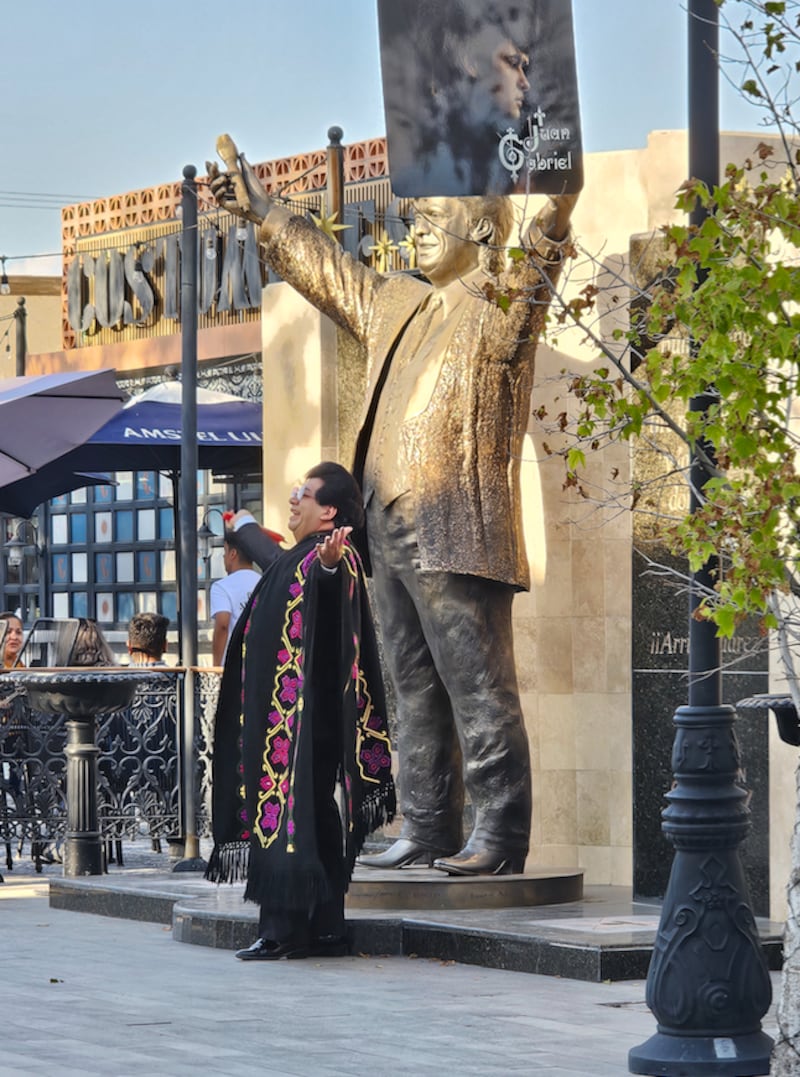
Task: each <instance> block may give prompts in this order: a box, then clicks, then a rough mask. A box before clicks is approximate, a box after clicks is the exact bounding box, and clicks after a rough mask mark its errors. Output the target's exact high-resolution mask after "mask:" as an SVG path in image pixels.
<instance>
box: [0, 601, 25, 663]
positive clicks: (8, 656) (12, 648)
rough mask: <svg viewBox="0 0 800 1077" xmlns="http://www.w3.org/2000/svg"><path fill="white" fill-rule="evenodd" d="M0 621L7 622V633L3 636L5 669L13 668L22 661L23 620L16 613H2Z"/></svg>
mask: <svg viewBox="0 0 800 1077" xmlns="http://www.w3.org/2000/svg"><path fill="white" fill-rule="evenodd" d="M0 621H5V623H6V634H5V637H4V638H3V669H13V667H14V666H17V667H19V666H20V665H21V664H22V663H21V662H19V661H18V659H19V652H20V651H21V650H22V637H23V628H22V621H21V619H20V618H19V617H18V616H17V614H16V613H10V612H9V613H0Z"/></svg>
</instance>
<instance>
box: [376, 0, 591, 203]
mask: <svg viewBox="0 0 800 1077" xmlns="http://www.w3.org/2000/svg"><path fill="white" fill-rule="evenodd" d="M378 16H379V25H380V40H381V68H382V73H383V96H384V107H385V111H386V130H387V142H388V150H389V167H390V174H391V177H392V187H393V188H394V191H395V194H398V195H400V196H403V197H406V196H407V197H425V196H437V195H438V196H463V195H481V194H513V193H525V192H531V193H545V194H560V193H575V192H577V191H579V190H580V189H581V186H582V183H583V168H582V152H581V132H580V115H579V108H578V91H577V76H576V69H575V47H574V38H573V26H572V7H571V4H570V3H569V0H379V2H378Z"/></svg>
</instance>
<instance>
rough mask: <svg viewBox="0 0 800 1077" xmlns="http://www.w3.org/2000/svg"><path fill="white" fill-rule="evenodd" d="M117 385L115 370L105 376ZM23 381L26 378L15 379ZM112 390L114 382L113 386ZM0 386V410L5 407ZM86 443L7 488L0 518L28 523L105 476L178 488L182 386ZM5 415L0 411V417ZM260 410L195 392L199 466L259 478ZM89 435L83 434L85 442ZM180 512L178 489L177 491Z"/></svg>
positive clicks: (147, 395)
mask: <svg viewBox="0 0 800 1077" xmlns="http://www.w3.org/2000/svg"><path fill="white" fill-rule="evenodd" d="M107 373H108V374H109V376H110V377H111V379H112V383H113V371H108V372H107ZM11 380H12V381H24V380H25V379H11ZM113 384H115V383H113ZM2 387H3V382H1V381H0V407H2V402H3V398H2ZM116 392H117V414H115V415H114V416H113V418H111V419H109V421H108V422H106V423H105V425H104V426H101V427H100V429H99V430H97V432H96V433H92V435H91V437H90V438H89V439H88V441H84V443H83V444H79V445H78V447H77V448H74V449H72V451H71V452H65V453H64V455H62V456H59V457H58V459H57V460H55V461H53V463H52V464H50V465H47V466H44V467H42V468H40V470H38V471H36V472H34V473H33V474H30V475H28V476H27V477H26V478H23V479H20V480H18V481H17V482H14V483H13V484H10V485H7V486H5V487H2V486H0V512H6V513H11V514H13V515H15V516H25V517H28V516H30V515H31V514H32V512H33V511H34V509H35V508H36V507H37V505H41V504H42V503H43V502H45V501H49V500H50V498H51V497H57V496H58V495H59V494H65V493H68V492H69V491H70V490H77V489H79V488H80V487H82V486H97V485H104V484H105V483H108V482H110V479H109V478H108V476H107V475H106V474H98V468H102V469H103V471H104V472H105V471H164V472H169V473H171V476H172V480H173V486H175V487H176V486H177V481H176V480H177V475H178V473H179V471H180V464H181V386H180V382H163V383H161V384H159V385H156V386H154V387H153V388H152V389H148V390H147V391H146V392H144V393H141V394H140V395H139V396H134V397H131V399H130V400H129V401H128V402H127V404H125V406H124V407H123V408H121V409H120V407H119V398H120V397H121V396H122V394H121V393H120V391H119V390H116ZM1 414H2V413H1V412H0V415H1ZM261 430H262V418H261V403H260V402H253V401H251V400H243V399H242V398H241V397H238V396H231V395H230V394H229V393H220V392H215V391H212V390H210V389H200V388H198V389H197V463H198V466H199V467H201V468H209V469H211V470H213V471H216V472H218V473H224V474H234V475H246V474H260V472H261ZM85 434H86V431H84V437H85ZM175 504H176V505H177V489H176V490H175Z"/></svg>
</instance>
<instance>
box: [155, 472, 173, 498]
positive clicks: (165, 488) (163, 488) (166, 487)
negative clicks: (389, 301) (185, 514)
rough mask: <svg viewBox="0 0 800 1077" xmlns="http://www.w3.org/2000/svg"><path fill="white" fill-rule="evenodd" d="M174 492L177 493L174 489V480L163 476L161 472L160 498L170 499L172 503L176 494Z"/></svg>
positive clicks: (159, 475) (159, 478) (159, 477)
mask: <svg viewBox="0 0 800 1077" xmlns="http://www.w3.org/2000/svg"><path fill="white" fill-rule="evenodd" d="M174 492H175V491H174V490H173V488H172V479H171V478H170V477H169V475H163V474H162V473H161V472H159V473H158V496H159V497H168V498H169V499H170V501H171V500H172V495H173V494H174Z"/></svg>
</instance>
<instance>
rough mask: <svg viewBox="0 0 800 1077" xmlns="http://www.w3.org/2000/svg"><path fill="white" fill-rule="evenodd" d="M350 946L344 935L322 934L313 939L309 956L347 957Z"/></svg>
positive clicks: (309, 948)
mask: <svg viewBox="0 0 800 1077" xmlns="http://www.w3.org/2000/svg"><path fill="white" fill-rule="evenodd" d="M349 953H350V947H349V945H348V943H347V939H346V938H345V937H344V935H321V936H320V937H319V938H318V939H312V940H311V943H310V945H309V947H308V956H309V957H347V955H348V954H349Z"/></svg>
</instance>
